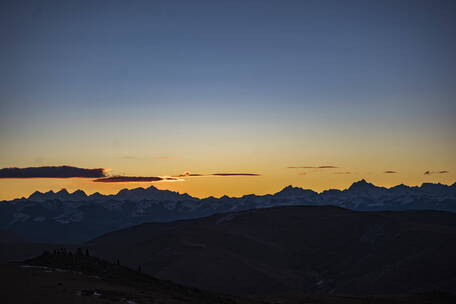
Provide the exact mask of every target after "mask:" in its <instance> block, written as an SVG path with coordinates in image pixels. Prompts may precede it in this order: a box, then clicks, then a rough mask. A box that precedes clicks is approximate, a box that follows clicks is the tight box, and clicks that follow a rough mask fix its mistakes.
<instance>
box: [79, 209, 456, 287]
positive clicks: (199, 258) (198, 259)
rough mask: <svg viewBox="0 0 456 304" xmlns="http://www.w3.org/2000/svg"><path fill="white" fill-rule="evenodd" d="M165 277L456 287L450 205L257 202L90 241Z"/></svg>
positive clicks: (101, 252) (199, 283)
mask: <svg viewBox="0 0 456 304" xmlns="http://www.w3.org/2000/svg"><path fill="white" fill-rule="evenodd" d="M87 246H89V248H91V251H92V252H94V254H96V255H97V256H101V257H104V258H107V259H110V260H114V259H115V258H119V259H120V260H121V261H122V263H123V264H124V265H127V266H130V267H132V268H133V267H137V266H138V265H140V266H141V267H142V270H143V272H145V273H149V274H151V275H153V276H156V277H158V278H161V279H167V280H172V281H175V282H177V283H180V284H183V285H188V286H194V287H198V288H204V289H208V290H212V291H215V292H223V293H229V294H238V295H250V294H264V293H281V292H296V291H301V292H320V293H338V294H341V293H342V294H398V293H416V292H427V291H432V290H446V291H449V292H455V291H456V261H455V257H456V214H454V213H450V212H442V211H384V212H372V211H368V212H359V211H351V210H347V209H342V208H338V207H330V206H327V207H321V206H292V207H276V208H265V209H256V210H250V211H241V212H235V213H228V214H219V215H213V216H210V217H207V218H201V219H193V220H183V221H177V222H172V223H149V224H142V225H138V226H135V227H131V228H127V229H123V230H119V231H114V232H111V233H108V234H106V235H104V236H101V237H99V238H97V239H95V240H93V241H91V242H89V243H87Z"/></svg>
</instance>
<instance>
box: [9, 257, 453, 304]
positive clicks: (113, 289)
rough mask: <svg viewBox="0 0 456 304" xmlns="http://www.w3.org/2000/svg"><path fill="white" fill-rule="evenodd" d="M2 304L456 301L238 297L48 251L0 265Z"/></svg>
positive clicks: (432, 296)
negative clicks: (28, 258)
mask: <svg viewBox="0 0 456 304" xmlns="http://www.w3.org/2000/svg"><path fill="white" fill-rule="evenodd" d="M0 270H1V273H2V276H3V278H8V279H7V280H3V282H2V288H1V289H0V297H1V299H2V303H7V304H10V303H126V304H139V303H155V304H157V303H176V304H177V303H207V304H209V303H214V304H217V303H220V304H222V303H223V304H236V303H238V304H249V303H250V304H278V303H282V304H298V303H307V304H312V303H315V304H316V303H321V304H364V303H371V304H386V303H398V304H399V303H417V304H420V303H423V304H424V303H442V304H443V303H454V301H455V300H456V298H455V296H453V295H451V294H448V293H441V292H433V293H422V294H412V295H394V296H391V295H390V296H384V295H383V296H382V295H377V296H347V295H337V294H335V295H327V294H326V295H325V294H280V295H273V296H261V297H244V298H242V297H233V296H225V295H218V294H214V293H210V292H206V291H203V290H199V289H195V288H188V287H184V286H181V285H177V284H174V283H172V282H168V281H162V280H158V279H155V278H153V277H150V276H148V275H145V274H143V273H141V272H140V271H139V270H138V271H134V270H131V269H129V268H127V267H125V266H121V265H119V264H112V263H109V262H107V261H103V260H101V259H98V258H95V257H91V256H88V253H86V254H84V253H82V251H76V253H74V254H73V253H71V252H69V251H66V250H65V249H63V250H58V251H54V252H53V253H49V252H45V253H44V254H42V255H41V256H39V257H36V258H34V259H31V260H28V261H25V262H24V263H15V264H4V265H0Z"/></svg>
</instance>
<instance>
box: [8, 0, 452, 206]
mask: <svg viewBox="0 0 456 304" xmlns="http://www.w3.org/2000/svg"><path fill="white" fill-rule="evenodd" d="M0 5H1V7H0V23H1V27H0V34H1V42H2V47H1V48H0V65H1V67H2V68H1V69H0V142H1V149H0V168H4V167H11V166H15V167H29V166H44V165H72V166H78V167H83V168H98V167H103V168H111V169H112V171H111V172H112V174H119V175H134V176H165V175H166V176H168V175H177V174H181V173H182V172H184V171H191V172H194V173H215V172H246V173H261V174H262V176H260V177H210V178H209V177H208V178H188V179H186V180H185V181H183V182H172V183H171V182H166V183H165V182H159V183H154V185H156V186H157V187H159V188H162V189H164V188H166V189H172V190H176V191H180V192H188V193H190V194H192V195H196V196H209V195H215V196H220V195H223V194H228V195H242V194H247V193H271V192H274V191H277V190H279V189H280V188H282V187H283V186H285V185H288V184H293V185H296V186H302V187H306V188H312V189H315V190H319V191H321V190H323V189H327V188H344V187H347V186H348V185H349V184H350V183H351V182H353V181H355V180H358V179H360V178H366V179H367V180H368V181H371V182H374V183H376V184H379V185H385V186H391V185H395V184H399V183H405V184H421V183H422V182H442V183H453V182H454V181H455V180H456V162H455V155H456V141H455V136H454V133H455V127H456V126H455V124H456V122H455V120H456V119H455V117H456V101H455V97H456V83H455V79H456V60H455V54H456V41H455V39H454V37H456V6H455V4H454V2H452V1H432V2H431V1H286V2H279V1H223V2H222V1H220V2H219V1H175V2H172V3H171V2H170V1H131V2H130V1H129V2H125V1H109V2H108V1H65V2H62V1H26V2H22V1H2V3H1V4H0ZM319 165H335V166H338V167H340V168H339V169H324V170H323V169H322V170H314V169H311V170H309V169H307V170H306V169H302V170H298V169H287V168H286V167H288V166H319ZM386 170H394V171H398V172H399V173H396V174H384V173H383V172H384V171H386ZM426 170H432V171H440V170H447V171H449V173H447V174H433V175H424V174H423V173H424V171H426ZM346 171H348V172H352V174H334V173H335V172H346ZM303 172H306V173H307V174H305V175H301V174H300V173H303ZM137 186H147V184H138V183H128V184H123V183H120V184H109V185H100V183H93V182H90V180H82V179H71V180H63V179H39V180H38V179H32V180H23V179H8V180H6V179H3V180H0V199H9V198H13V197H19V196H23V195H28V194H30V193H31V192H33V191H35V190H41V191H47V190H50V189H54V190H58V189H59V188H62V187H66V188H68V189H70V190H75V189H78V188H80V189H83V190H85V191H87V192H94V191H100V192H104V193H110V192H116V191H118V190H119V189H120V188H124V187H128V188H131V187H137Z"/></svg>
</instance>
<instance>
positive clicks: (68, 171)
mask: <svg viewBox="0 0 456 304" xmlns="http://www.w3.org/2000/svg"><path fill="white" fill-rule="evenodd" d="M105 176H106V174H105V169H103V168H95V169H86V168H77V167H72V166H42V167H27V168H16V167H11V168H3V169H0V178H72V177H77V178H99V177H105Z"/></svg>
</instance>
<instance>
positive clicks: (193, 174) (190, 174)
mask: <svg viewBox="0 0 456 304" xmlns="http://www.w3.org/2000/svg"><path fill="white" fill-rule="evenodd" d="M211 176H261V174H258V173H212V174H199V173H191V172H189V171H186V172H184V173H182V174H179V175H177V176H174V177H211Z"/></svg>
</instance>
